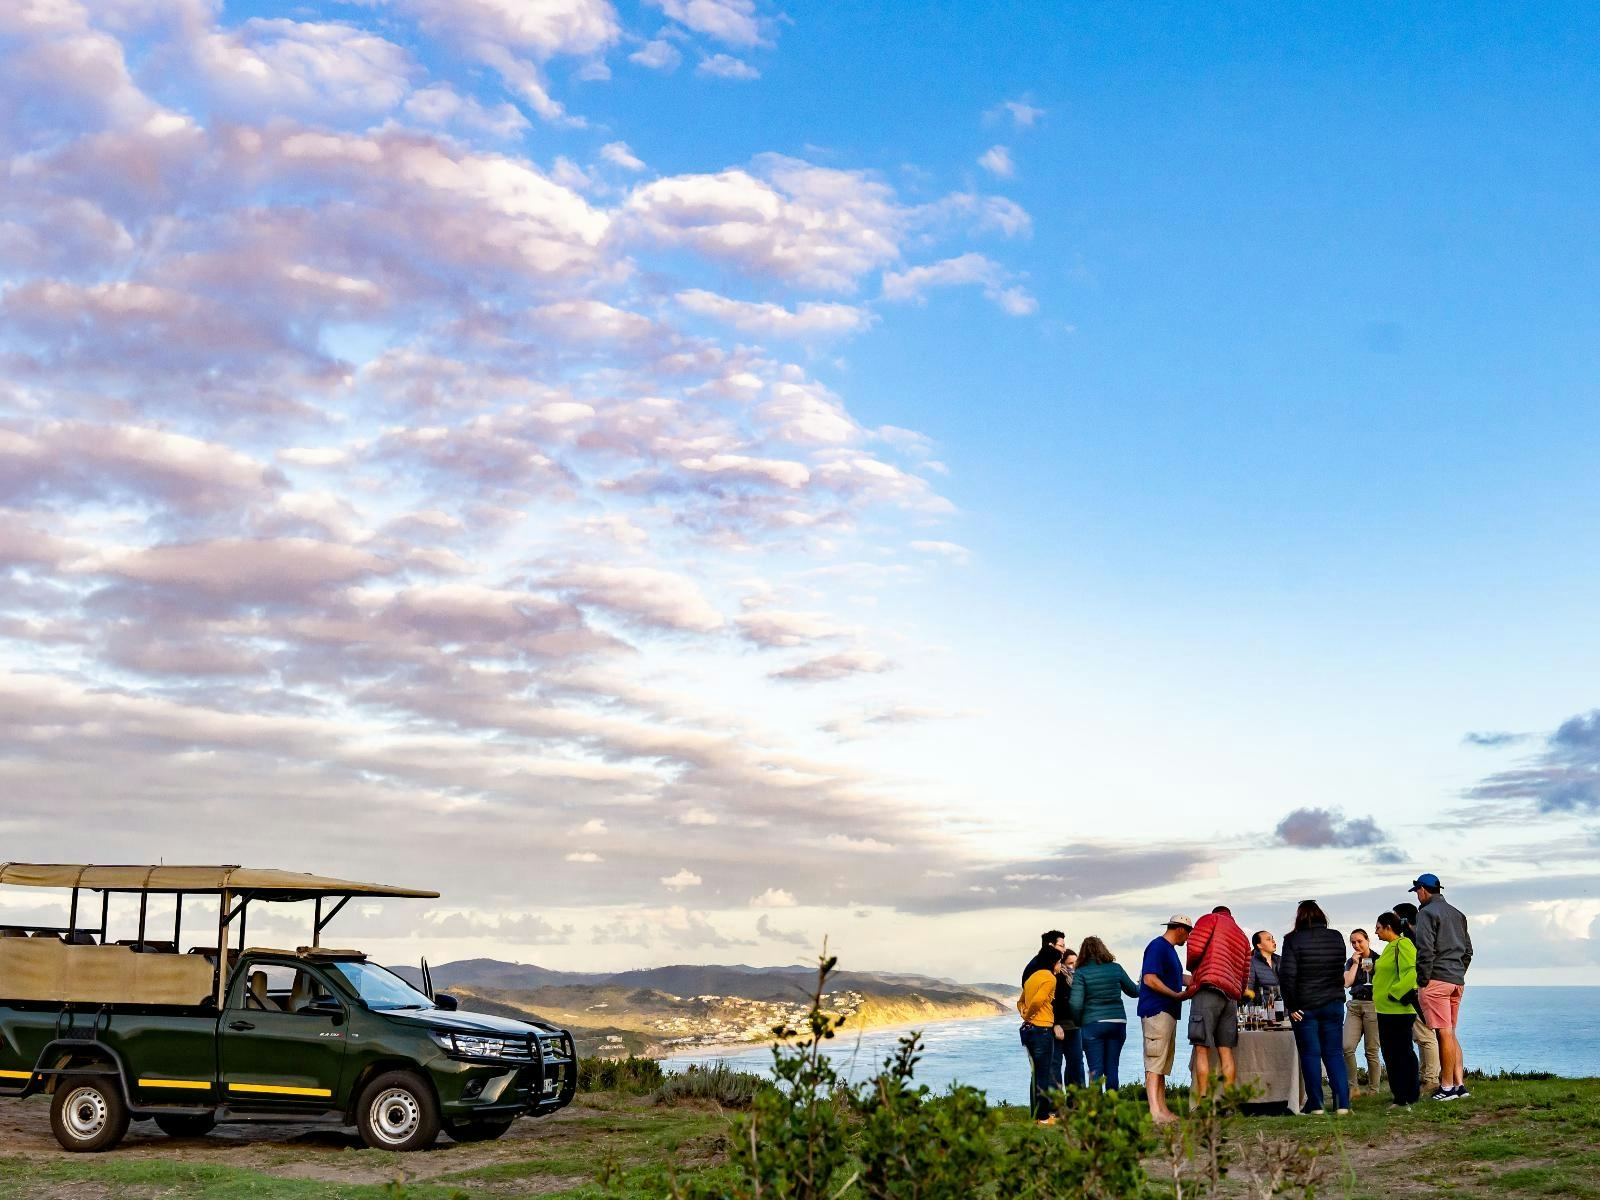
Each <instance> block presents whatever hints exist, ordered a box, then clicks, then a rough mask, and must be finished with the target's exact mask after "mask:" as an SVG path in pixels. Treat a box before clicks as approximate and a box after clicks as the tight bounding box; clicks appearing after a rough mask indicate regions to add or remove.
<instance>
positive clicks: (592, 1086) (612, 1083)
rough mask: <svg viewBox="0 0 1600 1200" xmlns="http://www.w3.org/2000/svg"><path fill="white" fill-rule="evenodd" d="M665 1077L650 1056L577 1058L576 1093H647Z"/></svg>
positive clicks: (658, 1063) (629, 1094)
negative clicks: (577, 1091)
mask: <svg viewBox="0 0 1600 1200" xmlns="http://www.w3.org/2000/svg"><path fill="white" fill-rule="evenodd" d="M665 1079H666V1072H664V1071H663V1070H662V1069H661V1063H660V1062H658V1061H657V1060H656V1059H653V1058H639V1057H637V1056H635V1055H631V1054H630V1055H629V1056H628V1057H627V1058H581V1059H579V1060H578V1090H579V1091H580V1092H620V1093H621V1094H623V1095H625V1096H648V1095H650V1094H651V1093H653V1092H655V1091H656V1090H657V1089H659V1088H660V1087H661V1085H662V1083H663V1082H664V1081H665Z"/></svg>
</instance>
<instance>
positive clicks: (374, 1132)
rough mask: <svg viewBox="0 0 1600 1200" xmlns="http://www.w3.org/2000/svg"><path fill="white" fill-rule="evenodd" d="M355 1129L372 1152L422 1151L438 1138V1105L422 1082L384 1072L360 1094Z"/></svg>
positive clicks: (408, 1075)
mask: <svg viewBox="0 0 1600 1200" xmlns="http://www.w3.org/2000/svg"><path fill="white" fill-rule="evenodd" d="M356 1127H357V1128H358V1129H360V1130H361V1140H362V1141H364V1142H365V1143H366V1144H367V1145H368V1146H370V1147H371V1148H372V1149H374V1150H423V1149H426V1148H427V1147H429V1146H431V1145H433V1143H434V1141H435V1139H437V1138H438V1136H439V1105H438V1103H437V1102H436V1101H435V1100H434V1098H433V1089H432V1088H430V1087H429V1086H428V1085H427V1083H426V1082H425V1081H424V1080H422V1079H420V1078H418V1077H417V1076H416V1075H413V1074H412V1073H411V1072H410V1071H387V1072H385V1073H384V1074H382V1075H379V1076H378V1077H377V1078H376V1079H374V1080H373V1081H372V1082H371V1083H369V1084H367V1086H366V1088H365V1089H364V1090H363V1091H362V1093H361V1101H360V1103H358V1104H357V1105H356Z"/></svg>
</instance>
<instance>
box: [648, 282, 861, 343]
mask: <svg viewBox="0 0 1600 1200" xmlns="http://www.w3.org/2000/svg"><path fill="white" fill-rule="evenodd" d="M674 299H676V300H677V302H678V303H679V304H680V305H682V306H683V307H684V308H686V309H688V310H689V311H690V312H692V313H697V314H699V315H700V316H704V317H710V318H712V319H713V320H717V321H722V322H724V323H725V324H728V325H731V326H733V328H735V329H738V330H740V331H742V332H744V333H751V334H758V335H761V336H764V337H774V338H789V339H794V340H797V341H805V340H811V339H827V338H836V337H847V336H849V335H851V334H856V333H861V332H864V331H865V330H867V329H869V328H870V327H871V326H872V323H873V321H874V320H875V318H874V317H873V315H872V313H870V312H868V311H867V310H866V309H864V308H858V307H856V306H855V305H852V304H825V303H816V302H807V303H802V304H801V305H799V307H798V308H793V309H789V308H785V307H783V305H781V304H772V303H770V302H758V301H752V300H733V299H730V298H729V297H727V296H719V295H717V294H716V293H715V292H707V291H703V290H700V289H698V288H696V289H691V290H689V291H683V292H679V293H678V294H677V296H675V297H674Z"/></svg>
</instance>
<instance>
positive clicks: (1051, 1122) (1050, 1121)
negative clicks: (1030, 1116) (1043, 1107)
mask: <svg viewBox="0 0 1600 1200" xmlns="http://www.w3.org/2000/svg"><path fill="white" fill-rule="evenodd" d="M1057 1123H1058V1122H1057V1121H1056V1119H1055V1118H1054V1117H1046V1118H1045V1119H1044V1120H1042V1121H1035V1122H1034V1124H1035V1125H1055V1124H1057Z"/></svg>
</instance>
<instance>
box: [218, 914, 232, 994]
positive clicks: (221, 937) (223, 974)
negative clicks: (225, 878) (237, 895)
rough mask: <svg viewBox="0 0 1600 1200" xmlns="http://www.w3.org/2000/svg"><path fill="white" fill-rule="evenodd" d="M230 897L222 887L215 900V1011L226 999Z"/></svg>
mask: <svg viewBox="0 0 1600 1200" xmlns="http://www.w3.org/2000/svg"><path fill="white" fill-rule="evenodd" d="M232 898H233V896H232V893H230V892H229V891H228V890H227V889H226V888H224V889H223V890H222V896H221V899H220V900H219V901H218V902H217V1011H218V1012H219V1013H220V1012H221V1011H222V1005H223V1002H224V1001H225V1000H226V996H224V994H223V993H224V990H225V989H226V987H227V979H228V922H229V921H230V920H232V914H230V913H229V912H228V902H229V901H230V900H231V899H232Z"/></svg>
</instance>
